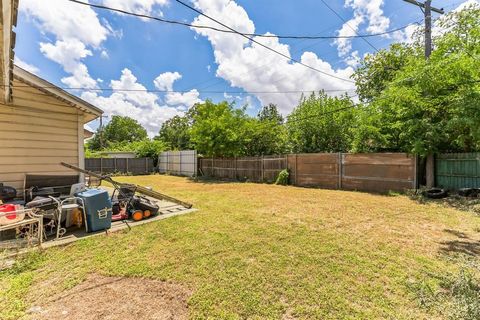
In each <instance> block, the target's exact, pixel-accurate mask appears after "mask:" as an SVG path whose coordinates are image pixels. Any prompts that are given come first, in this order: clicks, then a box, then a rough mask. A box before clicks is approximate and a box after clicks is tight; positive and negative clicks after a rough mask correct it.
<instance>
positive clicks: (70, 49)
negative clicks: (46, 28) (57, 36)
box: [40, 39, 92, 72]
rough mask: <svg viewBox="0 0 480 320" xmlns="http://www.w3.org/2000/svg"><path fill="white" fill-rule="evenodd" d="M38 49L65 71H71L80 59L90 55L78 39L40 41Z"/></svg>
mask: <svg viewBox="0 0 480 320" xmlns="http://www.w3.org/2000/svg"><path fill="white" fill-rule="evenodd" d="M40 51H41V52H42V53H43V54H44V55H45V57H47V58H49V59H50V60H53V61H55V62H57V63H58V64H60V65H62V66H63V68H64V69H65V71H66V72H73V70H74V69H75V66H76V65H77V64H78V63H79V60H80V59H82V58H85V57H87V56H91V55H92V52H91V51H90V50H88V49H87V48H86V47H85V44H84V43H83V42H81V41H80V40H78V39H68V40H57V41H56V42H55V44H52V43H45V42H41V43H40Z"/></svg>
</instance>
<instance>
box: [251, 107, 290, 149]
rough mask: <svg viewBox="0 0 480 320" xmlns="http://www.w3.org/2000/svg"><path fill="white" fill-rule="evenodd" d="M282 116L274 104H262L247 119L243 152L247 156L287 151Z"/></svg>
mask: <svg viewBox="0 0 480 320" xmlns="http://www.w3.org/2000/svg"><path fill="white" fill-rule="evenodd" d="M283 121H284V120H283V117H282V115H281V114H280V112H279V111H278V109H277V106H276V105H274V104H269V105H267V106H264V107H263V108H262V109H261V110H260V111H259V113H258V115H257V117H256V118H250V119H249V120H248V130H246V132H245V134H246V136H247V137H248V139H245V140H246V141H247V143H246V145H245V151H244V153H245V154H246V155H249V156H258V155H272V154H282V153H285V152H286V151H287V147H286V138H287V137H286V130H285V125H284V123H283Z"/></svg>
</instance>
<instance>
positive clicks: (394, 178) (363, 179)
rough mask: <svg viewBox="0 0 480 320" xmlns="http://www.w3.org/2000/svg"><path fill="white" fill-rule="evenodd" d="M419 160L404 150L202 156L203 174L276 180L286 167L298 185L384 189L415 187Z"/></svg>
mask: <svg viewBox="0 0 480 320" xmlns="http://www.w3.org/2000/svg"><path fill="white" fill-rule="evenodd" d="M416 164H417V162H416V159H415V157H413V156H408V155H407V154H404V153H368V154H348V153H312V154H289V155H284V156H268V157H245V158H228V159H224V158H202V159H200V161H199V171H200V174H202V175H205V176H212V177H215V178H220V179H244V180H249V181H253V182H262V181H265V182H273V181H275V179H276V177H277V176H278V173H279V172H280V171H281V170H283V169H288V170H289V172H290V183H291V184H293V185H296V186H305V187H321V188H327V189H345V190H361V191H373V192H385V191H389V190H397V191H400V190H404V189H414V188H416V184H417V182H416Z"/></svg>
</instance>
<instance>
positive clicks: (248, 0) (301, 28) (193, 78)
mask: <svg viewBox="0 0 480 320" xmlns="http://www.w3.org/2000/svg"><path fill="white" fill-rule="evenodd" d="M84 1H85V2H87V0H84ZM471 1H472V0H470V2H471ZM186 2H187V3H189V4H191V5H194V6H195V7H196V8H197V9H199V10H201V11H202V12H205V13H207V14H209V15H210V16H213V17H215V18H217V19H218V20H220V21H222V22H224V23H226V24H228V25H230V26H232V27H234V28H236V29H238V30H239V31H242V32H255V33H261V34H264V33H267V32H268V33H271V34H274V35H278V34H292V35H338V34H342V35H352V34H354V31H353V30H352V29H355V30H356V32H358V33H361V34H368V33H370V34H371V33H379V32H383V31H386V30H391V29H395V28H398V27H401V26H404V25H407V24H410V23H413V22H416V21H420V20H421V19H422V13H421V11H420V10H419V8H416V7H414V6H412V5H410V4H407V3H405V2H404V1H402V0H391V1H383V0H335V1H327V2H328V4H329V5H330V6H331V7H332V8H333V9H334V10H335V11H336V12H338V14H339V15H341V16H342V17H343V18H344V19H345V20H347V21H348V25H347V24H346V23H344V21H342V20H341V19H340V18H339V17H337V16H336V15H335V14H334V13H332V11H330V10H329V9H328V8H327V7H326V6H325V5H324V4H323V3H322V2H321V1H313V0H296V1H286V0H284V1H278V0H262V1H253V0H236V1H233V0H194V1H191V0H189V1H186ZM463 2H464V1H446V0H435V1H433V5H434V6H437V7H443V8H445V9H446V11H449V10H452V9H455V8H456V7H458V6H459V5H460V4H462V3H463ZM47 3H48V5H47ZM90 3H96V4H103V5H107V6H110V7H115V8H119V9H124V10H127V11H132V12H137V13H144V14H149V15H152V16H161V17H163V18H168V19H172V20H180V21H184V22H189V23H191V22H193V23H198V24H202V25H211V26H216V27H218V25H215V23H213V22H211V21H209V20H208V19H206V18H204V17H199V15H198V14H196V13H194V12H192V11H190V10H189V9H187V8H185V7H183V6H181V5H180V4H179V3H177V2H175V0H90ZM413 30H414V26H411V27H409V28H407V29H406V30H403V31H401V32H397V33H395V34H392V35H390V36H388V37H387V36H384V37H373V38H369V41H370V42H371V43H372V45H373V46H374V47H375V48H378V49H380V48H384V47H386V46H388V45H389V44H390V43H392V42H395V41H409V39H410V37H411V32H412V31H413ZM16 33H17V41H16V48H15V51H16V58H17V61H16V63H17V64H18V65H20V66H23V67H24V68H27V69H29V70H30V71H32V72H34V73H36V74H38V75H40V76H41V77H43V78H45V79H47V80H49V81H51V82H53V83H55V84H56V85H58V86H60V87H64V88H85V89H90V90H70V92H72V93H74V94H76V95H78V96H80V97H82V98H83V99H85V100H87V101H89V102H91V103H93V104H95V105H97V106H98V107H100V108H102V109H104V110H105V113H106V115H107V116H111V115H113V114H120V115H128V116H132V117H134V118H136V119H137V120H138V121H139V122H140V123H141V124H142V125H144V126H145V127H146V128H147V130H148V132H149V134H150V135H151V136H152V135H154V134H155V133H156V132H158V129H159V127H160V126H161V123H162V122H164V121H165V120H166V119H168V118H170V117H172V116H174V115H176V114H182V112H184V111H185V110H186V109H188V108H189V107H190V106H191V105H192V104H193V103H195V102H200V101H203V100H205V99H212V100H214V101H221V100H228V101H235V103H236V105H237V106H239V107H240V106H243V105H248V109H247V110H248V112H249V113H250V114H252V115H253V114H256V113H257V112H258V109H259V107H260V106H261V105H263V104H267V103H270V102H273V103H276V104H277V105H278V106H279V108H280V110H281V111H282V112H283V113H284V114H287V113H288V112H290V111H291V110H292V109H293V108H294V107H295V105H296V102H297V101H298V99H299V97H300V95H301V93H300V91H305V92H310V91H311V90H320V89H326V90H331V93H332V94H340V93H342V92H347V93H348V94H350V95H354V89H355V88H354V86H353V84H351V83H349V82H346V81H342V80H338V79H336V78H332V77H330V76H328V75H325V74H320V73H318V72H315V71H312V70H309V69H307V68H305V67H304V66H301V65H299V64H298V63H291V62H288V61H287V60H286V59H284V58H282V57H280V56H278V55H275V54H273V53H272V52H269V51H267V50H266V49H264V48H262V47H259V46H256V45H252V44H251V43H249V42H248V41H247V40H246V39H244V38H242V37H240V36H238V35H232V34H221V33H218V32H215V31H211V30H200V31H199V30H192V29H190V28H188V27H182V26H176V25H170V24H165V23H160V22H156V21H148V20H144V19H139V18H136V17H131V16H126V15H120V14H118V13H114V12H109V11H106V10H101V9H94V8H91V7H88V6H82V5H80V4H75V3H72V2H69V1H68V0H49V1H45V0H20V15H19V18H18V23H17V28H16ZM257 40H258V41H260V42H262V43H264V44H266V45H268V46H270V47H273V48H275V49H276V50H279V51H281V52H282V53H285V54H287V55H291V57H293V58H294V59H297V60H301V61H302V62H304V63H305V64H308V65H311V66H313V67H315V68H317V69H319V70H322V71H324V72H325V73H328V74H332V75H335V76H337V77H340V78H348V77H349V76H350V75H351V73H352V72H353V70H354V68H355V67H356V65H357V63H358V59H359V58H361V57H362V56H364V55H365V54H367V53H369V52H373V51H374V49H373V48H372V47H371V46H370V45H369V44H367V43H365V42H364V41H363V40H362V39H354V40H352V41H340V42H335V41H333V40H284V39H280V40H279V39H277V38H260V39H257ZM100 88H115V89H136V90H139V91H135V92H132V91H129V92H122V91H116V92H112V91H104V92H102V91H98V90H91V89H100ZM144 89H151V90H166V91H168V92H167V93H158V92H157V93H152V92H150V93H149V92H143V91H142V90H144ZM175 90H179V91H182V92H173V91H175ZM212 91H214V92H212ZM259 91H260V92H261V93H258V92H259ZM285 91H288V93H282V92H285ZM292 91H295V92H292ZM252 92H253V93H252ZM273 92H275V93H273ZM107 121H108V118H107ZM90 126H91V127H92V128H96V127H97V126H98V121H97V122H93V123H91V124H90Z"/></svg>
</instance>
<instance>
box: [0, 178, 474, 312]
mask: <svg viewBox="0 0 480 320" xmlns="http://www.w3.org/2000/svg"><path fill="white" fill-rule="evenodd" d="M119 179H120V180H122V181H128V182H135V183H138V184H142V185H148V186H152V187H153V188H154V189H156V190H159V191H163V192H165V193H168V194H170V195H172V196H175V197H178V198H180V199H183V200H186V201H190V202H192V203H194V206H195V208H197V209H198V211H196V212H193V213H189V214H186V215H182V216H177V217H174V218H170V219H166V220H162V221H158V222H154V223H149V224H146V225H143V226H139V227H135V228H133V229H132V230H131V231H129V232H120V233H115V234H111V235H109V236H99V237H94V238H90V239H86V240H82V241H80V242H77V243H75V244H72V245H69V246H67V247H62V248H52V249H48V250H46V251H44V252H42V253H35V254H30V255H28V256H27V257H25V259H23V260H21V261H19V262H18V263H17V264H16V265H15V266H14V268H12V269H9V270H6V271H3V272H0V290H1V294H0V305H1V306H2V307H1V308H0V318H1V319H17V318H18V317H20V316H23V315H24V312H25V311H26V310H28V309H29V308H30V307H31V306H32V305H42V303H44V302H45V301H50V300H49V299H50V298H51V297H52V296H54V295H57V296H58V295H59V294H60V295H61V293H62V292H67V291H68V290H70V289H71V288H74V287H75V286H77V285H82V282H83V281H84V280H85V279H86V278H88V277H90V276H91V275H92V274H97V275H100V276H115V277H128V278H130V277H136V278H138V277H141V278H148V279H155V280H164V281H168V283H171V284H174V285H176V286H179V287H181V288H185V290H186V291H188V292H189V294H188V299H187V300H186V304H187V306H188V316H189V317H190V318H195V319H197V318H229V319H236V318H242V319H244V318H254V319H265V318H269V319H297V318H298V319H306V318H310V319H345V318H348V319H366V318H382V319H385V318H390V319H431V318H440V319H442V318H455V317H457V318H459V317H466V316H465V315H468V316H472V317H475V316H476V314H475V312H476V311H475V310H470V309H468V308H475V305H474V304H475V303H477V305H476V306H478V301H477V302H475V299H476V298H479V297H480V296H478V295H477V296H475V290H476V289H478V287H476V285H477V284H478V282H475V281H476V279H478V276H479V271H478V270H479V269H478V265H479V261H480V259H479V254H480V218H479V217H478V216H475V214H473V213H471V212H463V211H458V210H455V209H452V208H446V207H444V206H441V205H439V204H435V203H429V204H420V203H418V202H416V201H414V200H411V199H409V198H408V197H407V196H404V195H390V196H385V195H374V194H368V193H360V192H346V191H335V190H320V189H305V188H297V187H290V186H288V187H284V186H275V185H265V184H252V183H220V182H194V181H191V180H188V179H185V178H179V177H171V176H158V175H151V176H136V177H122V178H119ZM459 286H462V288H461V291H459V289H458V287H459ZM472 292H473V293H472ZM477 294H478V293H477ZM472 295H473V296H472ZM53 301H54V300H53ZM148 303H149V302H148V301H145V304H148ZM462 312H463V313H462ZM477 315H478V313H477ZM472 319H473V318H472Z"/></svg>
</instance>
